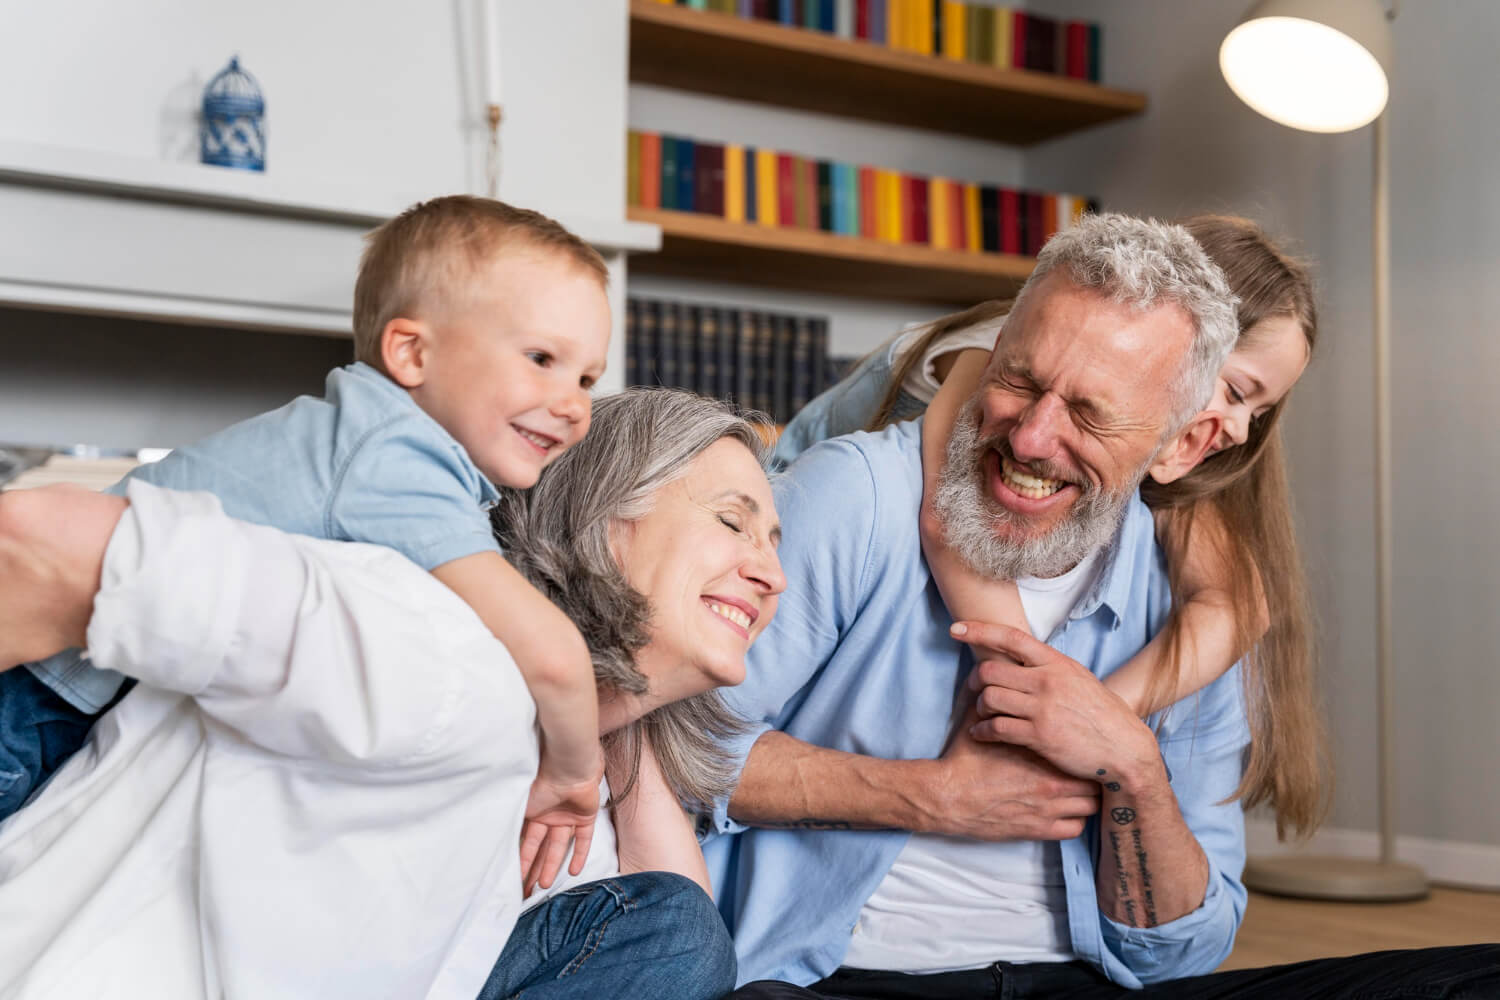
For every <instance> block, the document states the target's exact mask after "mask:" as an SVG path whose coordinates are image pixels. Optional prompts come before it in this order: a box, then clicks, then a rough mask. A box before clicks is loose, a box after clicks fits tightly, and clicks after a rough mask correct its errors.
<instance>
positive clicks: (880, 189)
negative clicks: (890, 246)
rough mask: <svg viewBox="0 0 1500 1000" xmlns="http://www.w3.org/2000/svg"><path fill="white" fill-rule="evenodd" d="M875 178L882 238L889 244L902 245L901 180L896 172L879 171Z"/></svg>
mask: <svg viewBox="0 0 1500 1000" xmlns="http://www.w3.org/2000/svg"><path fill="white" fill-rule="evenodd" d="M875 177H876V193H877V194H878V195H879V198H878V201H877V205H878V208H877V210H876V211H877V212H878V217H879V220H880V222H879V226H880V238H881V239H882V240H885V241H886V242H887V243H900V242H901V178H900V176H899V175H898V174H897V173H896V172H895V171H894V170H877V171H876V172H875Z"/></svg>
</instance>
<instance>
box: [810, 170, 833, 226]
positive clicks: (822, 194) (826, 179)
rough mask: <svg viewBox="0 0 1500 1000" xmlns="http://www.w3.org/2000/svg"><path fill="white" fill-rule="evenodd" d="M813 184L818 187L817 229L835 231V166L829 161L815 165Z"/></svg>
mask: <svg viewBox="0 0 1500 1000" xmlns="http://www.w3.org/2000/svg"><path fill="white" fill-rule="evenodd" d="M813 171H814V173H813V183H814V184H815V185H816V190H817V193H818V194H817V202H818V225H817V228H819V229H821V230H822V231H823V232H825V233H831V232H833V231H834V229H833V164H832V163H830V162H829V161H828V160H816V161H814V163H813Z"/></svg>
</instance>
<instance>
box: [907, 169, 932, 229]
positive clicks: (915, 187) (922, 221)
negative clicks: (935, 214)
mask: <svg viewBox="0 0 1500 1000" xmlns="http://www.w3.org/2000/svg"><path fill="white" fill-rule="evenodd" d="M931 204H932V202H931V194H930V192H929V191H928V190H927V178H925V177H913V178H911V228H910V229H909V230H908V231H907V239H909V240H910V241H911V242H913V243H930V242H932V219H931V218H929V214H930V212H931V209H930V208H929V206H930V205H931Z"/></svg>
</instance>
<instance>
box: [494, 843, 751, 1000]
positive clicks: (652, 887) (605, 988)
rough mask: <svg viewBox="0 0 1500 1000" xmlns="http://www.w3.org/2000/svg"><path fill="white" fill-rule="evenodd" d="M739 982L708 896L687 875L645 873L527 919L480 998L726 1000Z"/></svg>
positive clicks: (584, 888) (560, 898)
mask: <svg viewBox="0 0 1500 1000" xmlns="http://www.w3.org/2000/svg"><path fill="white" fill-rule="evenodd" d="M734 978H735V960H734V944H733V942H731V941H730V940H729V932H728V931H726V930H725V929H724V921H723V920H722V919H721V918H720V917H719V911H718V910H717V909H716V908H715V907H714V904H713V901H712V900H711V899H709V898H708V895H707V894H706V893H705V892H704V891H703V890H702V889H700V888H699V887H698V886H697V884H696V883H694V882H692V881H690V880H688V879H685V878H683V877H682V876H681V875H669V874H667V873H666V872H643V873H641V874H638V875H621V876H619V877H617V878H610V879H604V880H603V881H599V882H590V883H588V884H586V885H581V886H578V887H577V888H574V889H569V890H567V891H566V892H560V893H558V894H557V895H556V896H553V897H552V898H551V899H549V900H547V902H545V903H542V904H540V905H538V906H536V907H534V908H532V909H531V910H528V911H527V912H525V913H523V914H521V919H520V920H518V921H517V922H516V928H515V930H514V931H512V932H511V935H510V939H509V940H508V941H506V943H505V950H504V951H503V952H501V954H500V959H499V960H498V961H497V962H496V963H495V967H494V969H493V970H491V972H490V978H489V979H488V980H486V982H485V984H484V989H482V990H481V991H480V992H479V1000H502V998H509V997H524V998H526V1000H553V998H563V997H567V998H589V1000H592V998H595V997H600V998H604V997H640V998H642V1000H646V998H653V997H671V998H673V1000H719V998H720V997H722V996H724V994H726V993H728V992H729V991H730V990H732V989H734Z"/></svg>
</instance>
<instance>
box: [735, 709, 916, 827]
mask: <svg viewBox="0 0 1500 1000" xmlns="http://www.w3.org/2000/svg"><path fill="white" fill-rule="evenodd" d="M935 764H936V762H935V761H931V760H881V759H878V758H874V757H864V756H861V755H859V754H852V753H844V752H843V751H840V750H829V749H827V748H824V747H817V746H813V745H812V744H810V743H804V742H802V741H801V740H799V739H796V738H795V737H792V736H788V735H786V734H785V733H781V732H776V731H775V730H772V731H770V732H767V733H765V734H764V735H763V736H761V738H760V739H758V740H756V741H755V745H754V746H753V747H751V749H750V756H749V757H748V758H747V760H746V761H745V768H744V771H743V772H742V773H741V776H740V782H739V785H738V787H736V788H735V791H734V795H733V796H732V797H731V798H730V800H729V815H730V816H731V817H733V818H734V819H735V820H737V821H738V822H741V823H744V824H746V825H747V826H761V827H777V828H783V829H807V830H913V831H921V830H928V829H932V828H933V825H934V822H935V820H934V814H935V813H936V812H938V810H937V809H935V808H934V804H933V791H934V786H935V782H934V777H935V768H934V765H935Z"/></svg>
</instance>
